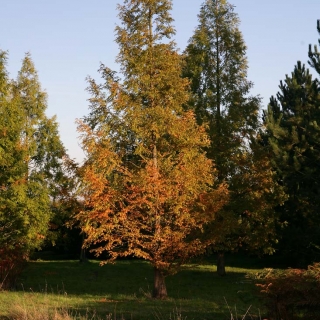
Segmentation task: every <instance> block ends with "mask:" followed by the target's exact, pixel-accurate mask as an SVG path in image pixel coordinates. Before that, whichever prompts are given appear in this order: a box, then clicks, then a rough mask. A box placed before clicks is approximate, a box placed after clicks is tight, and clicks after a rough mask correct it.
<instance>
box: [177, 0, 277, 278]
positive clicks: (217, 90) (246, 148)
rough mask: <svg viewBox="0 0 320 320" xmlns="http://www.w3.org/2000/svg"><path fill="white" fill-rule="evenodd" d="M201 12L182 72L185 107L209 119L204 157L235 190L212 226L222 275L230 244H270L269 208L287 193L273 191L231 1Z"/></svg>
mask: <svg viewBox="0 0 320 320" xmlns="http://www.w3.org/2000/svg"><path fill="white" fill-rule="evenodd" d="M198 17H199V25H198V27H197V28H196V30H195V32H194V35H193V36H192V37H191V39H190V40H189V44H188V46H187V48H186V50H185V52H184V56H185V61H186V65H185V68H184V72H183V74H184V76H185V77H188V78H189V79H190V80H191V88H192V97H191V99H190V100H189V102H188V104H187V105H186V108H188V109H192V110H194V111H195V113H196V117H197V121H198V123H199V124H205V125H206V127H207V133H208V136H209V139H210V145H209V146H208V147H206V148H205V150H206V152H207V156H208V157H209V158H210V159H212V160H213V162H214V164H215V167H216V169H217V172H218V181H219V182H220V183H222V182H225V183H226V184H227V185H228V190H229V192H230V201H229V202H228V204H226V205H225V206H224V208H223V210H221V211H219V219H216V220H215V221H214V222H213V224H212V225H211V226H210V228H209V229H208V230H207V232H208V233H209V234H210V233H211V234H212V236H213V237H215V238H216V241H215V244H214V246H213V249H214V250H215V251H217V252H219V255H218V273H219V274H220V275H224V274H225V268H224V260H223V252H225V251H234V250H237V249H238V248H239V247H246V248H247V249H248V250H258V249H259V248H261V249H262V250H263V251H264V252H267V253H271V252H272V251H273V249H272V243H273V242H276V236H275V222H276V220H277V219H276V217H274V215H273V209H272V208H273V205H274V204H275V203H279V202H281V198H282V196H283V194H282V193H281V192H280V191H279V192H276V191H275V189H277V188H278V187H277V186H275V183H274V172H273V171H272V170H271V167H270V163H269V160H268V155H267V153H266V151H265V150H264V149H263V147H262V145H261V144H259V143H258V140H259V135H258V129H259V126H260V123H259V119H258V113H259V107H260V98H259V97H254V96H250V95H249V93H250V89H251V88H252V83H251V82H250V81H248V80H247V69H248V65H247V59H246V45H245V43H244V40H243V38H242V34H241V32H240V30H239V18H238V16H237V14H236V13H235V12H234V7H233V6H232V5H231V4H229V3H228V2H227V1H226V0H206V1H205V2H204V3H203V5H202V6H201V9H200V14H199V16H198Z"/></svg>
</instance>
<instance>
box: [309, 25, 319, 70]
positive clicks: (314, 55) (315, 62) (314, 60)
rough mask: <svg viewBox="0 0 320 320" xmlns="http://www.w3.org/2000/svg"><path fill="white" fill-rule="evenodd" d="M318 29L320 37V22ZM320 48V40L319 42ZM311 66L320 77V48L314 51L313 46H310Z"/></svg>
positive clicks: (315, 47)
mask: <svg viewBox="0 0 320 320" xmlns="http://www.w3.org/2000/svg"><path fill="white" fill-rule="evenodd" d="M317 29H318V33H319V35H320V20H318V21H317ZM318 43H319V46H320V39H319V40H318ZM309 59H310V60H309V65H310V66H311V67H312V68H314V69H315V70H316V71H317V72H318V74H319V75H320V52H319V51H318V47H317V46H316V45H315V46H314V48H313V51H312V47H311V44H310V45H309Z"/></svg>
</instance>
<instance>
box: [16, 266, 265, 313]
mask: <svg viewBox="0 0 320 320" xmlns="http://www.w3.org/2000/svg"><path fill="white" fill-rule="evenodd" d="M246 272H247V270H245V269H243V270H241V269H239V270H236V271H229V272H228V275H227V276H226V277H219V276H218V275H217V274H216V273H215V272H214V267H213V266H210V265H188V266H186V268H184V269H183V270H182V271H181V272H180V273H178V274H176V275H174V276H169V277H168V278H167V279H166V283H167V289H168V294H169V296H170V298H169V299H167V300H163V301H157V300H153V299H151V292H152V285H153V269H152V267H151V266H150V265H149V264H148V263H147V262H144V261H139V260H130V261H118V262H117V263H116V264H114V265H104V266H102V267H101V266H99V262H97V261H91V262H89V263H85V264H81V263H79V262H78V261H61V262H60V261H46V262H43V261H38V262H30V263H29V265H28V267H27V269H26V270H25V272H24V273H23V274H22V277H21V279H20V281H19V283H18V284H17V288H16V289H17V291H18V292H21V293H22V294H24V295H28V294H30V293H42V294H45V295H47V299H49V300H50V299H54V297H57V296H60V297H63V298H62V299H63V301H64V303H65V304H66V305H68V308H71V310H74V311H75V312H81V313H82V314H85V313H86V312H88V310H89V312H90V313H91V314H93V313H94V312H96V313H97V314H98V315H100V316H101V317H102V316H103V317H104V319H106V315H110V314H112V315H113V318H112V319H122V318H123V319H186V318H187V319H230V311H229V310H228V306H227V304H226V302H227V303H228V304H229V306H230V308H231V309H232V312H233V314H234V319H236V317H235V314H236V313H237V314H238V315H239V319H241V317H240V315H243V314H245V312H246V310H247V309H248V308H249V306H250V305H252V307H251V314H254V315H257V314H258V307H259V302H258V301H257V299H256V298H255V296H254V284H253V283H251V282H250V281H248V280H247V279H246V278H245V274H246ZM46 303H47V304H48V303H49V302H48V301H47V302H46ZM49 304H50V303H49ZM236 309H237V310H238V311H235V310H236ZM117 315H119V317H117ZM90 319H91V318H90ZM247 319H254V318H253V317H252V318H249V317H248V318H247Z"/></svg>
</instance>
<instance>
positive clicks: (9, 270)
mask: <svg viewBox="0 0 320 320" xmlns="http://www.w3.org/2000/svg"><path fill="white" fill-rule="evenodd" d="M25 265H26V258H25V256H24V255H23V254H21V251H20V250H5V249H0V290H8V289H12V288H14V287H15V285H16V281H17V279H18V277H19V276H20V274H21V272H22V270H23V269H24V267H25Z"/></svg>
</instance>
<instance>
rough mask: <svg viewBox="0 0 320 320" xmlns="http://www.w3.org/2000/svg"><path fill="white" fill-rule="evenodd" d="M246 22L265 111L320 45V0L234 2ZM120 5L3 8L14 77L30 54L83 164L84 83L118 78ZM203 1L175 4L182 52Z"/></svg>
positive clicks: (74, 2) (100, 0)
mask: <svg viewBox="0 0 320 320" xmlns="http://www.w3.org/2000/svg"><path fill="white" fill-rule="evenodd" d="M229 2H230V3H231V4H233V5H235V12H236V13H237V14H238V15H239V18H240V20H241V25H240V30H241V31H242V34H243V37H244V40H245V42H246V44H247V47H248V50H247V57H248V63H249V72H248V79H249V80H251V81H253V82H254V84H255V86H254V89H253V90H252V94H260V96H261V97H262V98H263V105H262V107H264V108H265V107H266V105H267V103H268V101H269V98H270V96H271V95H275V94H276V93H277V91H278V85H279V81H280V80H281V79H284V78H285V75H286V74H290V73H291V72H292V71H293V68H294V65H295V63H296V61H297V60H300V61H302V62H303V63H306V64H307V61H308V45H309V43H311V44H316V43H317V41H318V33H317V30H316V21H317V19H320V0H268V1H265V0H229ZM117 3H122V0H90V1H89V0H53V1H44V0H0V4H1V11H0V13H1V20H0V30H1V33H0V49H1V50H8V51H9V63H8V70H9V72H10V76H11V77H12V78H16V76H17V71H18V70H19V69H20V67H21V60H22V59H23V57H24V53H25V52H30V53H31V56H32V58H33V61H34V63H35V66H36V69H37V70H38V74H39V79H40V82H41V84H42V88H43V89H45V90H46V92H47V93H48V111H47V114H48V115H49V116H52V115H54V114H55V115H57V120H58V122H59V128H60V136H61V139H62V141H63V143H64V145H65V146H66V148H67V149H68V152H69V155H70V156H71V158H75V159H77V160H78V161H81V160H82V158H83V153H82V151H81V148H80V146H79V141H78V139H77V137H78V133H77V132H76V124H75V119H76V118H81V117H83V116H84V115H87V114H88V102H87V99H88V97H89V96H88V94H87V93H86V91H85V88H86V86H87V85H86V82H85V78H86V76H87V75H90V76H92V77H94V78H96V79H99V76H98V74H97V71H96V70H97V69H98V67H99V63H100V62H103V63H104V64H105V65H107V66H108V67H110V68H111V69H115V70H117V68H118V66H117V65H116V64H115V57H116V55H117V52H118V47H117V45H116V43H115V42H114V28H115V25H116V23H117V10H116V6H117ZM202 3H203V0H173V12H172V16H173V18H174V19H175V28H176V31H177V34H176V37H175V40H176V42H177V45H178V48H180V49H181V51H182V50H183V49H184V48H185V47H186V45H187V42H188V39H189V38H190V36H191V35H192V33H193V31H194V29H195V27H196V26H197V24H198V22H197V14H198V13H199V9H200V5H201V4H202Z"/></svg>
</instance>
